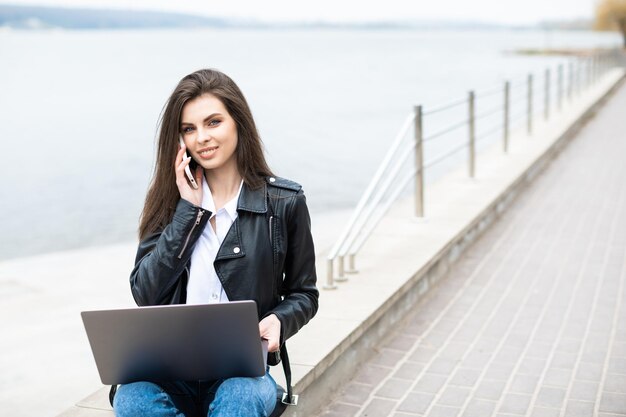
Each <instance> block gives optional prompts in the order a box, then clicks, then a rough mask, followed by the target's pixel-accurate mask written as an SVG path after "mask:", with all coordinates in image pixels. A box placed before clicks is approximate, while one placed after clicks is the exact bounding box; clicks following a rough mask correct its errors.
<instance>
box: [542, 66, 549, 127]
mask: <svg viewBox="0 0 626 417" xmlns="http://www.w3.org/2000/svg"><path fill="white" fill-rule="evenodd" d="M545 78H546V79H545V91H544V107H543V118H544V119H545V120H548V119H549V118H550V68H548V69H546V75H545Z"/></svg>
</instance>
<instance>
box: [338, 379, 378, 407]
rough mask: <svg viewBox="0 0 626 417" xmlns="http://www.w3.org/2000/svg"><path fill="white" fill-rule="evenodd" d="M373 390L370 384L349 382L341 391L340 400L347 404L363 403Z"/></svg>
mask: <svg viewBox="0 0 626 417" xmlns="http://www.w3.org/2000/svg"><path fill="white" fill-rule="evenodd" d="M373 391H374V387H372V386H371V385H365V384H359V383H356V382H351V383H350V384H348V385H347V386H346V387H345V388H344V390H343V392H342V393H341V397H340V398H341V401H342V402H344V403H348V404H363V403H365V401H367V399H368V398H369V396H370V395H371V394H372V392H373Z"/></svg>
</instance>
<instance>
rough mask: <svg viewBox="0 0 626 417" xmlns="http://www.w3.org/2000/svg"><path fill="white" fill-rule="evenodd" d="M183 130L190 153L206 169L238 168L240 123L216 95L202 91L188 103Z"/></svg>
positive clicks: (182, 125) (186, 104) (185, 107)
mask: <svg viewBox="0 0 626 417" xmlns="http://www.w3.org/2000/svg"><path fill="white" fill-rule="evenodd" d="M180 131H181V134H182V136H183V140H184V141H185V146H186V147H187V152H188V154H189V156H191V157H192V158H193V159H194V160H195V161H196V162H197V163H198V164H200V165H201V166H202V167H203V168H204V170H205V171H210V170H215V169H225V168H226V169H232V168H234V169H237V160H236V156H235V149H236V148H237V125H236V124H235V121H234V120H233V118H232V117H231V116H230V114H229V113H228V111H226V107H224V104H223V103H222V102H221V101H220V100H219V99H218V98H217V97H215V96H214V95H212V94H203V95H201V96H199V97H196V98H195V99H193V100H189V101H188V102H187V103H185V105H184V106H183V111H182V114H181V125H180Z"/></svg>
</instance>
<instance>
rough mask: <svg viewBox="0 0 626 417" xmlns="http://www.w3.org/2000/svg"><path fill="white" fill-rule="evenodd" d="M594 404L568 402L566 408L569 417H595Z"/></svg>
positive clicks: (589, 402) (588, 402)
mask: <svg viewBox="0 0 626 417" xmlns="http://www.w3.org/2000/svg"><path fill="white" fill-rule="evenodd" d="M593 407H594V402H591V401H568V402H567V405H566V407H565V415H566V416H567V417H593Z"/></svg>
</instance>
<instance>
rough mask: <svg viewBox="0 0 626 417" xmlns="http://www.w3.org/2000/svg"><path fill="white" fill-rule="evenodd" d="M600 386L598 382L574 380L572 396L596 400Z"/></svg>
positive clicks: (582, 399) (578, 398) (584, 399)
mask: <svg viewBox="0 0 626 417" xmlns="http://www.w3.org/2000/svg"><path fill="white" fill-rule="evenodd" d="M599 386H600V384H599V383H598V382H589V381H574V383H573V385H572V390H571V392H570V398H572V399H573V400H579V401H595V400H596V394H597V392H598V387H599Z"/></svg>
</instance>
